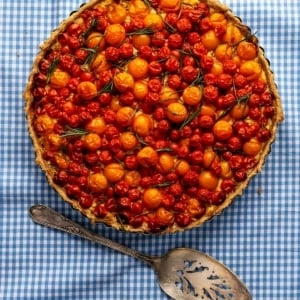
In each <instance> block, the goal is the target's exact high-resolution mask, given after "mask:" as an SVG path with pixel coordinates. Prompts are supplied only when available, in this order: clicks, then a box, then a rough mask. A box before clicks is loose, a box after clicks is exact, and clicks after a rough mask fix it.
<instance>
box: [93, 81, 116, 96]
mask: <svg viewBox="0 0 300 300" xmlns="http://www.w3.org/2000/svg"><path fill="white" fill-rule="evenodd" d="M113 89H114V82H113V80H111V81H109V82H108V83H107V84H106V85H104V86H103V87H102V88H101V90H100V91H99V92H97V94H96V95H100V94H103V93H112V91H113Z"/></svg>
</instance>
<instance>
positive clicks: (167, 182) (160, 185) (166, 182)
mask: <svg viewBox="0 0 300 300" xmlns="http://www.w3.org/2000/svg"><path fill="white" fill-rule="evenodd" d="M171 184H173V182H172V181H165V182H162V183H158V184H154V185H152V187H154V188H161V187H168V186H170V185H171Z"/></svg>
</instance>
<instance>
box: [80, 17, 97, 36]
mask: <svg viewBox="0 0 300 300" xmlns="http://www.w3.org/2000/svg"><path fill="white" fill-rule="evenodd" d="M96 24H97V21H96V19H95V18H94V17H93V18H92V19H91V22H90V25H89V27H88V29H87V30H86V31H85V32H83V33H82V37H83V38H86V37H87V36H88V35H89V34H90V33H91V32H92V30H93V29H94V27H95V26H96Z"/></svg>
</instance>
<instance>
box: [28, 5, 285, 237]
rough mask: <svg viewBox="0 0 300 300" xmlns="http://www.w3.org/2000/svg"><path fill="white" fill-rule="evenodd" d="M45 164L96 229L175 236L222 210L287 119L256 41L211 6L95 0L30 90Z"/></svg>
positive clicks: (59, 39) (40, 67)
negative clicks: (97, 224) (96, 224)
mask: <svg viewBox="0 0 300 300" xmlns="http://www.w3.org/2000/svg"><path fill="white" fill-rule="evenodd" d="M24 98H25V100H26V113H27V117H28V126H29V132H30V135H31V137H32V140H33V145H34V148H35V151H36V157H37V163H38V164H39V165H40V166H41V168H42V169H43V170H44V171H45V173H46V175H47V178H48V180H49V183H50V185H51V186H53V187H54V188H55V190H56V191H57V192H58V193H59V195H60V196H61V197H62V198H63V199H64V200H65V201H67V202H68V203H70V204H71V205H72V206H73V207H74V208H75V209H77V210H79V211H81V212H82V213H83V214H84V215H85V216H87V217H88V218H89V219H91V220H92V221H93V222H103V223H105V224H107V225H110V226H112V227H114V228H117V229H122V230H126V231H131V232H144V233H150V232H169V233H171V232H176V231H181V230H185V229H189V228H192V227H195V226H199V225H200V224H202V223H203V222H205V221H206V220H208V219H210V218H211V217H213V216H214V215H217V214H219V213H221V212H222V210H223V209H224V208H225V207H227V206H229V205H230V203H231V202H232V200H233V199H234V198H235V197H236V196H238V195H240V194H241V193H242V191H243V190H244V189H245V188H246V186H247V185H248V183H249V181H250V179H251V178H252V177H253V176H254V175H255V174H256V173H257V172H259V171H260V170H261V168H262V165H263V163H264V161H265V158H266V156H267V155H268V153H269V151H270V147H271V143H272V142H273V141H274V139H275V133H276V130H277V125H278V123H279V122H280V121H282V120H283V113H282V109H281V104H280V98H279V95H278V92H277V89H276V86H275V84H274V79H273V74H272V72H271V71H270V69H269V64H268V61H267V59H266V58H265V57H264V54H263V50H262V49H261V48H260V47H259V46H258V40H257V38H256V37H255V35H253V34H252V33H251V31H250V29H249V28H248V27H247V26H245V25H243V24H242V22H241V21H240V19H238V18H237V17H235V16H234V15H233V14H232V13H231V11H230V10H229V9H228V8H227V7H226V6H224V5H222V4H221V3H219V2H217V1H208V0H207V1H198V0H187V1H184V2H182V1H178V0H161V1H158V0H131V1H120V2H117V1H116V2H113V1H91V2H89V3H88V4H85V5H83V6H82V7H81V8H80V9H79V10H78V11H77V12H74V13H73V14H72V15H71V16H70V17H69V18H68V19H67V20H65V21H64V22H63V23H62V24H61V25H60V27H59V28H58V29H57V30H55V31H54V32H53V34H52V36H51V37H50V38H49V39H48V40H47V41H46V42H44V44H43V45H42V46H41V51H40V53H39V54H38V55H37V58H36V60H35V62H34V65H33V69H32V72H31V74H30V76H29V81H28V85H27V88H26V90H25V92H24Z"/></svg>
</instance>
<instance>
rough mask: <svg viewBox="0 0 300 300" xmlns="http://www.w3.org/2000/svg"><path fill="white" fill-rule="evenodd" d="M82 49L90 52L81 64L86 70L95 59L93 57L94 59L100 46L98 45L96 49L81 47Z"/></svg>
mask: <svg viewBox="0 0 300 300" xmlns="http://www.w3.org/2000/svg"><path fill="white" fill-rule="evenodd" d="M81 49H83V50H85V51H87V52H89V55H88V56H87V58H86V59H85V61H84V63H83V65H82V66H81V68H82V69H83V70H86V69H88V68H89V64H90V63H91V62H92V61H93V59H94V57H95V55H96V53H97V50H98V47H96V48H94V49H93V48H81Z"/></svg>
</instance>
